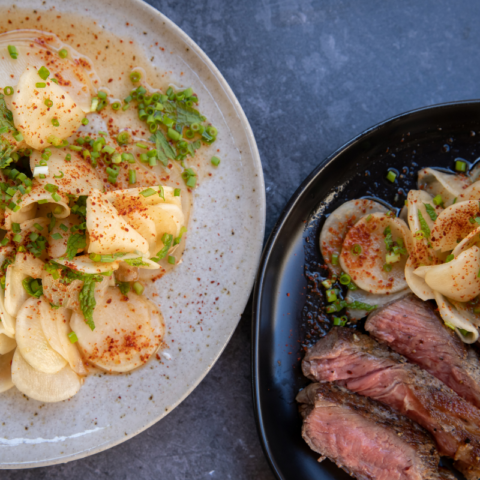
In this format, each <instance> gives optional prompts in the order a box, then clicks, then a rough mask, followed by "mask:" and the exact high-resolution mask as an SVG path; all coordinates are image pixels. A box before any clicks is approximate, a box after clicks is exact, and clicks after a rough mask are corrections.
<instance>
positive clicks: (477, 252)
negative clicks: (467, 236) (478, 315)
mask: <svg viewBox="0 0 480 480" xmlns="http://www.w3.org/2000/svg"><path fill="white" fill-rule="evenodd" d="M479 271H480V248H478V247H477V246H473V247H471V248H469V249H468V250H465V251H464V252H462V253H460V255H458V257H455V258H454V259H453V260H451V261H450V262H448V263H444V264H442V265H435V266H433V267H431V268H430V269H429V270H428V272H427V274H426V275H425V282H426V284H427V285H428V286H429V287H430V288H431V289H432V290H434V291H437V292H439V293H441V294H442V295H445V296H446V297H448V298H451V299H452V300H456V301H457V302H469V301H471V300H473V299H474V298H475V297H476V296H477V295H479V294H480V278H479V277H478V272H479Z"/></svg>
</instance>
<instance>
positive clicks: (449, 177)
mask: <svg viewBox="0 0 480 480" xmlns="http://www.w3.org/2000/svg"><path fill="white" fill-rule="evenodd" d="M470 184H471V181H470V179H469V178H468V177H466V176H464V175H454V174H448V173H444V172H440V171H439V170H435V169H434V168H422V169H421V170H420V171H419V172H418V188H419V190H424V191H425V192H427V193H428V194H429V195H431V196H432V197H436V196H437V195H440V196H441V197H442V200H443V204H444V205H445V206H449V205H451V204H452V202H453V201H454V200H455V198H457V199H458V201H461V200H462V198H459V197H460V196H461V194H462V192H463V191H464V190H465V189H466V188H467V187H468V186H469V185H470Z"/></svg>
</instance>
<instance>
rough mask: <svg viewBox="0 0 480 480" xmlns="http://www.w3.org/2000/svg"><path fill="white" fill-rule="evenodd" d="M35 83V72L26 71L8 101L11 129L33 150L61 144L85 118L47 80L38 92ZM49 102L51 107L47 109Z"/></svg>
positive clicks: (37, 77)
mask: <svg viewBox="0 0 480 480" xmlns="http://www.w3.org/2000/svg"><path fill="white" fill-rule="evenodd" d="M39 80H40V76H39V74H38V71H37V69H36V68H33V67H27V68H26V70H25V71H24V72H23V73H22V75H21V76H20V79H19V82H18V85H17V86H16V87H15V88H14V93H13V95H12V97H11V99H9V101H8V106H9V108H10V110H11V111H12V114H13V122H14V124H15V127H16V128H17V130H19V131H20V132H21V133H22V134H23V138H24V140H25V142H26V143H27V145H28V146H29V147H31V148H33V149H35V150H43V149H44V148H46V147H48V146H50V145H51V144H52V143H53V141H52V138H53V139H55V140H54V141H55V142H61V141H62V140H64V139H66V138H68V137H70V136H71V135H72V134H73V133H74V132H75V131H76V130H77V128H78V127H79V126H80V125H81V124H82V120H83V118H84V117H85V115H84V112H83V110H82V109H81V108H80V107H79V106H77V105H76V103H75V100H74V99H73V98H72V97H71V96H70V95H69V94H68V92H67V91H66V90H65V89H64V88H63V87H61V86H60V85H57V84H56V83H55V82H52V81H51V80H50V79H47V80H46V81H45V82H43V85H44V86H43V88H39V87H38V86H37V85H38V83H39V82H38V81H39ZM7 98H8V97H7ZM49 101H50V102H51V104H50V105H47V103H48V102H49ZM54 120H57V122H55V121H54ZM54 123H56V124H55V125H54Z"/></svg>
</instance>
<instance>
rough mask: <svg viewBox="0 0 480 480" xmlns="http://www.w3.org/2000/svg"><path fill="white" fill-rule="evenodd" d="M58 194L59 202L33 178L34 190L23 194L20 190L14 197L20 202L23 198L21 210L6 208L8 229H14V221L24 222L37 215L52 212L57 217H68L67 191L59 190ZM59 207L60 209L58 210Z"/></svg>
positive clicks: (15, 200) (44, 215)
mask: <svg viewBox="0 0 480 480" xmlns="http://www.w3.org/2000/svg"><path fill="white" fill-rule="evenodd" d="M57 195H58V196H59V197H60V200H59V201H58V202H57V201H56V200H55V199H54V198H53V197H52V194H51V193H50V192H47V191H46V190H45V187H44V186H43V185H41V184H39V183H37V182H36V181H35V180H33V185H32V191H31V192H30V193H26V194H25V195H22V194H21V192H20V191H18V192H17V193H16V194H15V195H14V196H13V197H12V201H14V202H16V203H18V201H19V200H20V199H21V203H20V205H19V206H20V210H18V211H17V212H14V211H13V210H11V209H10V208H8V207H7V208H6V209H5V225H6V227H7V229H8V230H11V229H12V223H23V222H25V221H26V220H31V219H33V218H35V217H46V216H47V214H49V213H51V214H53V216H54V217H56V218H66V217H68V216H69V215H70V207H69V206H68V202H69V200H68V197H67V195H66V194H65V193H63V192H61V191H58V192H57ZM42 200H43V201H46V203H43V204H40V205H39V204H38V202H39V201H42ZM57 207H58V210H57Z"/></svg>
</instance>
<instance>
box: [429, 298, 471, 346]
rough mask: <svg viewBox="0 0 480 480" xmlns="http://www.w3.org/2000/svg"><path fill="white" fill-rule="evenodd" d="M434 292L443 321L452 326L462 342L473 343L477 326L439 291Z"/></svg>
mask: <svg viewBox="0 0 480 480" xmlns="http://www.w3.org/2000/svg"><path fill="white" fill-rule="evenodd" d="M434 293H435V300H436V302H437V306H438V310H439V312H440V316H441V317H442V320H443V321H444V322H445V325H447V326H448V327H450V328H453V329H454V330H455V332H456V334H457V335H458V336H459V337H460V338H461V339H462V341H463V342H465V343H475V342H476V341H477V340H478V330H477V328H476V327H475V326H474V325H472V324H471V322H469V321H468V319H466V318H465V317H464V316H463V315H461V314H460V313H459V312H458V310H457V309H456V308H455V307H454V306H453V305H452V304H451V303H450V302H449V301H448V300H447V299H446V298H445V297H444V296H443V295H442V294H441V293H439V292H434Z"/></svg>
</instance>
